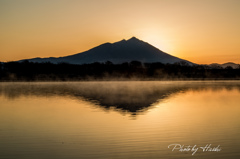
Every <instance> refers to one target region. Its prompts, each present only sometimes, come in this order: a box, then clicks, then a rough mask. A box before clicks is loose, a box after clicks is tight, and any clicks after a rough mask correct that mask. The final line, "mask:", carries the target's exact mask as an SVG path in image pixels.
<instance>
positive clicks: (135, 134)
mask: <svg viewBox="0 0 240 159" xmlns="http://www.w3.org/2000/svg"><path fill="white" fill-rule="evenodd" d="M239 103H240V82H237V81H230V82H222V81H218V82H51V83H48V82H42V83H37V82H36V83H0V158H1V159H8V158H9V159H15V158H16V159H45V158H46V159H55V158H56V159H63V158H64V159H75V158H76V159H80V158H81V159H82V158H83V159H85V158H86V159H87V158H98V159H101V158H103V159H108V158H109V159H114V158H124V159H126V158H131V159H132V158H137V159H139V158H156V159H160V158H163V159H168V158H169V159H175V158H176V159H183V158H196V159H203V158H204V159H215V158H216V159H231V158H233V159H237V158H239V157H240V135H239V134H240V116H239V114H240V105H239ZM171 144H179V145H181V146H183V145H184V146H185V147H186V146H189V145H190V146H195V145H196V146H195V148H198V150H197V151H196V153H195V154H194V155H192V153H193V152H191V150H190V151H183V152H181V151H179V150H180V149H175V150H173V147H174V146H170V148H168V147H169V145H171ZM210 144H211V145H210ZM206 145H210V147H211V148H214V147H217V146H218V147H219V149H221V150H220V151H218V152H214V151H205V152H203V149H201V148H200V147H205V146H206ZM176 148H177V147H176ZM172 150H173V151H172Z"/></svg>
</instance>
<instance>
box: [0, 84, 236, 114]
mask: <svg viewBox="0 0 240 159" xmlns="http://www.w3.org/2000/svg"><path fill="white" fill-rule="evenodd" d="M201 89H211V90H213V91H219V90H222V89H227V90H231V89H238V90H239V91H240V83H238V82H235V81H232V82H227V83H226V82H224V81H218V82H199V81H195V82H176V81H175V82H163V81H161V82H147V81H146V82H143V81H137V82H136V81H131V82H126V81H124V82H33V83H14V84H13V83H1V84H0V94H3V95H4V96H6V97H8V98H9V99H14V98H18V97H20V96H46V97H49V96H68V97H71V98H75V99H81V100H85V101H89V102H92V103H94V104H95V105H97V106H100V107H102V108H104V109H105V110H108V109H110V108H114V109H115V110H118V111H121V112H130V113H131V114H133V115H134V114H137V113H138V112H142V111H145V110H147V108H150V107H151V106H153V105H154V103H156V102H157V103H158V104H159V103H161V102H162V101H164V100H165V99H167V98H168V97H169V96H172V95H174V94H176V93H180V92H185V91H187V90H193V91H194V90H201Z"/></svg>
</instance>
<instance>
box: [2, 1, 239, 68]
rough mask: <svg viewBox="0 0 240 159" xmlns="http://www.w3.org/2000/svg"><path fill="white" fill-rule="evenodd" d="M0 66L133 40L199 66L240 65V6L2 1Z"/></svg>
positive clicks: (230, 3) (225, 3)
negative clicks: (143, 42) (227, 63)
mask: <svg viewBox="0 0 240 159" xmlns="http://www.w3.org/2000/svg"><path fill="white" fill-rule="evenodd" d="M0 21H1V25H0V30H1V34H0V61H4V62H6V61H14V60H20V59H28V58H34V57H59V56H66V55H71V54H75V53H79V52H83V51H86V50H88V49H90V48H92V47H95V46H97V45H100V44H102V43H105V42H116V41H120V40H122V39H129V38H131V37H132V36H135V37H137V38H139V39H141V40H143V41H146V42H148V43H150V44H152V45H154V46H156V47H157V48H159V49H160V50H162V51H164V52H167V53H169V54H171V55H174V56H177V57H179V58H183V59H186V60H189V61H191V62H194V63H198V64H209V63H215V62H217V63H225V62H230V61H231V62H235V63H240V0H0Z"/></svg>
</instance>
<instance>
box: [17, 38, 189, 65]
mask: <svg viewBox="0 0 240 159" xmlns="http://www.w3.org/2000/svg"><path fill="white" fill-rule="evenodd" d="M26 60H28V61H30V62H39V63H42V62H51V63H62V62H64V63H70V64H89V63H94V62H106V61H111V62H112V63H114V64H119V63H124V62H131V61H140V62H142V63H153V62H161V63H164V64H166V63H170V64H173V63H176V62H182V61H184V62H186V63H188V64H190V65H192V64H193V63H191V62H189V61H186V60H183V59H180V58H177V57H175V56H172V55H169V54H167V53H165V52H163V51H161V50H159V49H157V48H156V47H154V46H152V45H150V44H148V43H147V42H144V41H142V40H139V39H137V38H136V37H132V38H131V39H129V40H125V39H124V40H121V41H119V42H115V43H104V44H102V45H99V46H97V47H95V48H92V49H90V50H88V51H85V52H82V53H78V54H74V55H70V56H65V57H58V58H55V57H50V58H33V59H26ZM21 61H24V60H21Z"/></svg>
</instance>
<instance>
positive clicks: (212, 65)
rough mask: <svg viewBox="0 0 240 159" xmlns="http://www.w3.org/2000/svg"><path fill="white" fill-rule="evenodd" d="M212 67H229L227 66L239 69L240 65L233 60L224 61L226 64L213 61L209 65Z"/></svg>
mask: <svg viewBox="0 0 240 159" xmlns="http://www.w3.org/2000/svg"><path fill="white" fill-rule="evenodd" d="M209 66H210V67H212V68H218V69H219V68H227V67H232V68H233V69H237V68H239V67H240V65H239V64H235V63H233V62H227V63H224V64H218V63H212V64H210V65H209Z"/></svg>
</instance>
